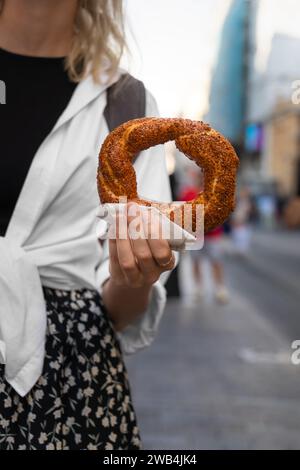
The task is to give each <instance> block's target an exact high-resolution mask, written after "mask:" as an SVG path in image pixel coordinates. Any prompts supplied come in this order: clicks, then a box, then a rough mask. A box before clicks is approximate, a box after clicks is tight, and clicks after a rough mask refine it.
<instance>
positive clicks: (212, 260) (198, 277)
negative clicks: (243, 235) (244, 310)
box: [180, 171, 229, 304]
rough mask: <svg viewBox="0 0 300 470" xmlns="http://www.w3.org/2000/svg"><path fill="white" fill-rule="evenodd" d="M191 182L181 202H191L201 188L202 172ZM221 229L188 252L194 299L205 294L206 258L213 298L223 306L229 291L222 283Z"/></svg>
mask: <svg viewBox="0 0 300 470" xmlns="http://www.w3.org/2000/svg"><path fill="white" fill-rule="evenodd" d="M193 180H194V181H192V182H191V183H189V184H187V185H186V186H185V187H184V188H183V189H182V192H181V194H180V200H181V201H191V200H192V199H194V198H195V197H196V196H197V194H198V193H199V192H200V191H201V189H202V188H203V181H204V175H203V173H202V172H199V171H198V172H194V173H193ZM223 233H224V229H223V227H217V228H215V229H214V230H212V231H210V232H209V233H207V234H205V237H204V245H203V247H202V243H200V242H199V246H198V247H197V242H196V246H195V247H194V248H196V249H193V250H190V251H189V253H190V257H191V261H192V270H193V277H194V281H195V284H196V292H195V294H196V297H197V298H198V299H199V298H202V297H203V296H204V294H205V291H204V285H203V273H202V261H203V259H204V258H206V259H207V260H208V262H209V265H210V267H211V270H212V280H213V289H214V297H215V299H216V301H217V302H219V303H222V304H225V303H227V302H228V301H229V291H228V289H227V288H226V286H225V282H224V268H223Z"/></svg>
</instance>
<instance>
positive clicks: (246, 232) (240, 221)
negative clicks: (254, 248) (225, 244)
mask: <svg viewBox="0 0 300 470" xmlns="http://www.w3.org/2000/svg"><path fill="white" fill-rule="evenodd" d="M251 213H252V202H251V198H250V191H249V189H248V188H246V187H244V188H242V189H241V190H240V193H239V195H238V197H237V202H236V207H235V210H234V212H233V214H232V216H231V219H230V220H231V227H232V229H231V236H232V241H233V246H234V251H235V253H236V254H239V255H243V256H245V255H247V253H248V250H249V246H250V241H251V225H250V219H251Z"/></svg>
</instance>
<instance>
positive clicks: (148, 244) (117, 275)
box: [103, 203, 175, 329]
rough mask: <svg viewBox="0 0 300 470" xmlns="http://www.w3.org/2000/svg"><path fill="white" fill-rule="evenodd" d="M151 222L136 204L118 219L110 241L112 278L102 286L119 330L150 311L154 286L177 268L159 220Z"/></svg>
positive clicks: (129, 206) (151, 219) (152, 218)
mask: <svg viewBox="0 0 300 470" xmlns="http://www.w3.org/2000/svg"><path fill="white" fill-rule="evenodd" d="M148 219H149V220H148ZM148 219H146V220H145V218H144V217H143V216H142V213H141V210H140V208H139V206H138V205H137V204H133V203H130V204H128V206H127V217H126V215H125V214H119V215H118V216H117V224H116V237H115V238H112V239H109V258H110V274H111V277H110V279H109V280H108V281H107V282H106V283H105V285H104V287H103V300H104V303H105V305H106V307H107V309H108V312H109V314H110V316H111V317H112V320H113V321H114V323H115V326H116V328H117V329H122V328H124V327H125V326H127V325H128V324H129V323H131V322H132V321H134V319H135V318H136V317H137V316H138V315H139V314H141V313H142V312H143V311H144V310H145V309H146V308H147V305H148V302H149V296H150V293H151V288H152V285H153V284H154V283H155V282H156V281H157V280H158V279H159V277H160V275H161V274H162V273H163V272H165V271H168V270H171V269H173V268H174V265H175V258H174V255H173V253H172V251H171V248H170V246H169V243H168V241H167V240H164V239H163V238H162V230H161V225H160V222H159V219H158V218H155V217H153V216H152V217H151V218H148Z"/></svg>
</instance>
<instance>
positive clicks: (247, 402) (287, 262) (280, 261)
mask: <svg viewBox="0 0 300 470" xmlns="http://www.w3.org/2000/svg"><path fill="white" fill-rule="evenodd" d="M299 246H300V233H299V232H294V233H293V232H290V233H289V232H280V231H272V232H271V231H258V232H256V233H255V234H254V237H253V243H252V247H251V250H250V252H249V255H248V257H247V259H241V258H240V257H237V256H236V255H234V254H233V253H231V249H230V246H228V247H227V254H226V258H225V271H226V283H227V285H228V287H229V289H230V293H231V300H230V303H229V304H227V305H225V306H224V305H218V304H216V303H215V301H214V299H213V298H212V295H211V292H210V290H211V286H210V285H209V282H208V283H206V287H207V288H206V290H207V294H208V295H207V296H206V297H205V298H204V299H200V300H199V299H198V300H195V298H194V295H193V294H194V292H193V286H192V285H191V283H190V279H191V274H190V271H189V269H190V266H189V258H188V256H187V255H185V256H184V257H183V260H182V265H181V279H182V281H183V290H184V296H183V298H182V299H181V300H179V299H178V300H176V299H173V300H170V301H169V304H168V307H167V311H166V313H165V317H164V319H163V321H162V324H161V328H160V332H159V334H158V337H157V339H156V341H155V343H154V344H153V346H152V347H151V348H149V349H148V350H146V351H143V352H141V353H139V354H137V355H136V356H133V357H130V358H128V359H127V364H128V369H129V375H130V379H131V384H132V391H133V399H134V403H135V407H136V411H137V415H138V419H139V424H140V428H141V433H142V438H143V442H144V447H145V448H146V449H264V448H268V449H300V437H299V436H300V393H299V392H300V365H299V366H296V365H293V364H292V363H291V354H292V349H291V343H292V342H293V341H294V340H296V339H300V321H299V315H300V308H299V305H300V289H299V279H300V250H299ZM206 274H207V273H206ZM206 277H208V276H206Z"/></svg>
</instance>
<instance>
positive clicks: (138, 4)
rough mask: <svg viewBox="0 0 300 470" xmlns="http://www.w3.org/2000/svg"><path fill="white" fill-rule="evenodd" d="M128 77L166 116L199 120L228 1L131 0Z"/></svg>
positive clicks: (204, 103)
mask: <svg viewBox="0 0 300 470" xmlns="http://www.w3.org/2000/svg"><path fill="white" fill-rule="evenodd" d="M126 3H127V12H128V20H129V27H130V29H131V30H132V32H133V35H134V38H135V41H134V40H133V39H132V37H130V36H131V35H129V39H130V40H129V46H130V50H131V55H132V57H131V61H130V71H131V72H132V73H133V74H134V75H136V76H137V77H140V78H142V79H143V80H144V82H145V84H146V86H147V87H148V88H149V89H150V91H151V92H152V93H153V94H154V95H155V97H156V99H157V101H158V103H159V107H160V112H161V114H162V115H163V116H173V115H176V114H178V112H180V111H181V110H183V109H182V108H183V106H184V111H185V113H186V114H188V115H189V116H191V117H195V118H197V117H200V116H199V115H200V114H201V110H203V109H204V108H205V107H206V105H207V89H208V85H209V80H210V72H211V66H212V63H213V59H214V56H215V53H216V47H217V42H218V33H219V30H220V26H221V23H222V20H223V18H224V13H225V11H226V7H227V6H228V4H229V3H230V0H150V1H149V0H127V1H126Z"/></svg>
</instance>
